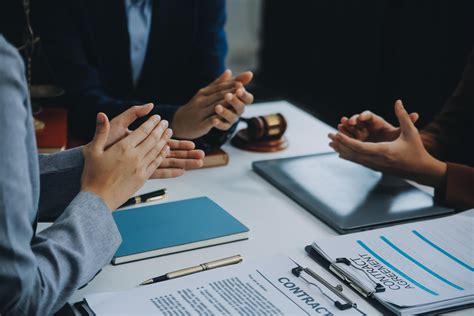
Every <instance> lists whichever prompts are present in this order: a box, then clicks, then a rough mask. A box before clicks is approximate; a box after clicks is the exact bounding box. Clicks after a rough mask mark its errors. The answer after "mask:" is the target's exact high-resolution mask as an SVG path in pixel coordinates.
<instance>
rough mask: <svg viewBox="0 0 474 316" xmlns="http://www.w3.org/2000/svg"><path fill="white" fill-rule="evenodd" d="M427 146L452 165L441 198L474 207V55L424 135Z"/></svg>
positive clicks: (457, 204) (454, 203)
mask: <svg viewBox="0 0 474 316" xmlns="http://www.w3.org/2000/svg"><path fill="white" fill-rule="evenodd" d="M421 137H422V140H423V144H424V145H425V147H426V148H427V150H428V151H429V152H430V153H431V154H432V155H433V156H435V157H436V158H438V159H441V160H443V161H446V162H447V164H448V169H447V177H446V187H445V188H444V189H443V190H438V191H437V196H438V197H440V198H442V199H443V200H445V201H446V202H448V203H449V204H452V205H455V206H459V207H466V206H469V207H474V148H473V146H472V144H473V137H474V53H471V56H470V57H469V62H468V64H467V66H466V68H465V70H464V74H463V77H462V80H461V81H460V83H459V85H458V87H457V88H456V91H455V92H454V93H453V95H452V97H451V98H450V99H449V100H448V102H447V103H446V105H445V107H444V108H443V110H442V111H441V113H440V114H438V115H437V116H436V117H435V119H434V120H433V121H432V122H431V123H430V124H428V126H427V127H426V128H425V129H424V130H422V131H421Z"/></svg>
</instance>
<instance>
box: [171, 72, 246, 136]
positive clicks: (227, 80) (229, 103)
mask: <svg viewBox="0 0 474 316" xmlns="http://www.w3.org/2000/svg"><path fill="white" fill-rule="evenodd" d="M252 77H253V74H252V73H251V72H250V71H246V72H243V73H242V74H240V75H238V76H237V77H235V78H232V73H231V71H230V70H226V71H225V72H224V73H223V74H222V75H221V76H220V77H219V78H217V79H216V80H215V81H214V82H212V83H211V84H209V85H208V86H207V87H205V88H202V89H200V90H199V91H198V93H197V94H196V95H195V96H194V97H193V98H192V99H191V100H190V101H189V102H188V103H187V104H186V105H184V106H182V107H180V108H179V109H178V110H177V111H176V113H175V115H174V117H173V120H172V123H171V127H172V128H173V130H174V133H175V134H174V135H175V136H176V137H177V138H181V139H195V138H198V137H201V136H204V135H206V134H207V133H208V132H209V131H210V130H211V129H212V128H217V129H220V130H228V129H229V128H230V127H231V126H232V125H233V124H235V123H236V122H237V121H238V120H239V118H240V116H241V115H242V113H243V112H244V110H245V106H246V105H248V104H251V103H252V102H253V95H252V94H251V93H249V92H247V91H246V90H245V88H244V86H245V85H246V84H248V83H249V82H250V81H251V80H252Z"/></svg>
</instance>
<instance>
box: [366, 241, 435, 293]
mask: <svg viewBox="0 0 474 316" xmlns="http://www.w3.org/2000/svg"><path fill="white" fill-rule="evenodd" d="M357 243H358V244H359V245H360V246H362V248H364V249H365V250H367V251H368V252H369V253H370V254H371V255H372V256H374V257H375V258H377V259H378V260H379V261H381V262H383V264H385V265H386V266H387V267H389V268H390V269H392V270H393V271H395V272H397V273H398V274H400V275H401V276H402V277H404V278H405V279H407V280H408V281H410V282H411V283H413V284H415V285H416V286H418V287H419V288H420V289H422V290H424V291H426V292H428V293H430V294H431V295H435V296H437V295H439V294H438V293H436V292H435V291H432V290H430V289H429V288H427V287H426V286H424V285H423V284H421V283H418V282H417V281H415V280H413V279H412V278H411V277H409V276H408V275H406V274H405V273H404V272H402V271H400V270H398V269H397V268H395V267H394V266H393V265H392V264H391V263H389V262H388V261H387V260H385V259H384V258H382V257H380V256H379V255H378V254H377V253H375V252H374V251H373V250H372V249H370V248H369V247H368V246H367V245H366V244H365V243H363V242H362V241H361V240H358V241H357Z"/></svg>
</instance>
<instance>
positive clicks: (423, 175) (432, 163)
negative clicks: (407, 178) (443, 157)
mask: <svg viewBox="0 0 474 316" xmlns="http://www.w3.org/2000/svg"><path fill="white" fill-rule="evenodd" d="M446 170H447V165H446V163H445V162H442V161H440V160H437V159H435V158H433V157H429V158H428V159H427V161H426V162H425V163H424V167H423V169H422V170H420V174H419V175H418V179H419V180H418V182H420V183H421V184H424V185H428V186H430V187H433V188H435V189H437V190H443V189H444V187H445V186H446Z"/></svg>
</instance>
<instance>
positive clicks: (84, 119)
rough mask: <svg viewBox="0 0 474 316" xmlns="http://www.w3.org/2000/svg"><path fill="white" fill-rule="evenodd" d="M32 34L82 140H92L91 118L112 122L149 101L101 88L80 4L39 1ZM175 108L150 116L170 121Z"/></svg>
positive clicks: (162, 108)
mask: <svg viewBox="0 0 474 316" xmlns="http://www.w3.org/2000/svg"><path fill="white" fill-rule="evenodd" d="M33 9H34V11H35V13H36V14H35V17H36V18H35V20H34V25H35V28H36V31H37V32H38V33H39V35H40V37H41V43H42V47H43V49H44V51H45V53H46V55H47V59H48V63H49V65H50V66H51V68H52V70H53V73H54V75H55V77H56V80H57V82H58V84H59V85H60V86H61V87H62V88H64V89H65V90H66V93H67V96H68V97H67V102H69V103H71V104H70V105H71V107H72V108H71V111H72V115H74V117H75V120H74V121H75V122H80V124H76V125H77V126H71V127H72V129H73V131H74V132H75V134H79V135H74V136H76V137H77V136H82V137H80V138H81V139H83V140H89V139H91V138H92V136H93V133H94V127H95V115H96V114H97V113H98V112H104V113H106V114H107V115H108V116H109V118H113V117H115V116H117V115H118V114H120V113H122V112H123V111H125V110H126V109H128V108H129V107H131V106H133V105H140V104H144V103H147V102H151V101H152V100H120V99H117V98H114V97H112V96H110V95H109V94H108V93H107V92H106V90H105V89H104V87H103V84H102V82H101V80H100V76H99V73H98V68H97V67H98V66H97V62H96V60H95V58H96V57H95V56H91V55H90V54H91V53H90V52H93V51H94V48H93V47H90V46H91V45H92V44H91V43H90V42H88V41H87V40H86V39H85V38H84V36H83V33H85V32H86V31H87V30H88V28H89V27H90V25H88V23H87V20H85V17H84V16H83V15H82V13H83V12H85V11H84V10H85V9H84V8H83V7H82V2H81V1H58V0H44V1H39V2H38V3H37V4H36V5H35V6H34V7H33ZM175 111H176V107H175V106H168V105H160V104H156V103H155V109H154V110H153V113H152V114H160V115H161V116H162V117H164V118H166V119H169V120H171V119H172V117H173V115H174V112H175Z"/></svg>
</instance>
